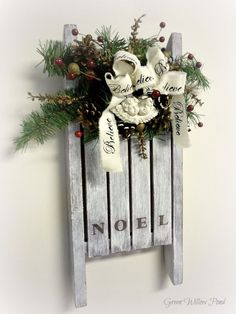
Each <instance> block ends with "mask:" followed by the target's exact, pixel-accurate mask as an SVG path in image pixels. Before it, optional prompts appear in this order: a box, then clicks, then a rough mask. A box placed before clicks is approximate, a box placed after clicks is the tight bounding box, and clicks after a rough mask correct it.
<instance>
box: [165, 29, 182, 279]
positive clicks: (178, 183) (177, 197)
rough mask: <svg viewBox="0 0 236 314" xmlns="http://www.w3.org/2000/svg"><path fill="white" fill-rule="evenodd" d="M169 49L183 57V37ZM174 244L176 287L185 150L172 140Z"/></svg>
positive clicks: (168, 254) (170, 265)
mask: <svg viewBox="0 0 236 314" xmlns="http://www.w3.org/2000/svg"><path fill="white" fill-rule="evenodd" d="M167 49H168V50H170V51H172V56H173V58H176V57H178V56H180V55H182V36H181V34H179V33H173V34H171V37H170V39H169V42H168V44H167ZM172 180H173V181H172V228H173V231H172V232H173V236H172V244H171V245H168V246H165V247H164V254H165V263H166V267H167V271H168V273H169V276H170V279H171V281H172V283H173V284H174V285H177V284H181V283H182V282H183V150H182V148H180V147H177V146H176V145H175V144H174V143H173V140H172Z"/></svg>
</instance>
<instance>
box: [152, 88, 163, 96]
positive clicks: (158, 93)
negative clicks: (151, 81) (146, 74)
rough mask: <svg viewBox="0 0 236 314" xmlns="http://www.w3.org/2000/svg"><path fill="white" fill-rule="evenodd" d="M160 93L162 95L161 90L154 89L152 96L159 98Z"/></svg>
mask: <svg viewBox="0 0 236 314" xmlns="http://www.w3.org/2000/svg"><path fill="white" fill-rule="evenodd" d="M160 95H161V93H160V92H159V90H157V89H154V90H153V91H152V98H158V97H160Z"/></svg>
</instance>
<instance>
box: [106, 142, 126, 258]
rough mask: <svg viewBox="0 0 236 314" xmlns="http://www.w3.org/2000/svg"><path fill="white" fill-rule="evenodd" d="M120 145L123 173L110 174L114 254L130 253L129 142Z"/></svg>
mask: <svg viewBox="0 0 236 314" xmlns="http://www.w3.org/2000/svg"><path fill="white" fill-rule="evenodd" d="M120 144H121V145H120V150H121V156H122V162H123V172H118V173H110V174H109V175H110V180H109V183H110V222H111V252H112V253H117V252H122V251H130V208H129V207H130V200H129V160H128V141H122V142H121V143H120Z"/></svg>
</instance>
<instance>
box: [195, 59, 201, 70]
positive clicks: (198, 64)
mask: <svg viewBox="0 0 236 314" xmlns="http://www.w3.org/2000/svg"><path fill="white" fill-rule="evenodd" d="M201 66H202V64H201V62H199V61H198V62H197V63H196V67H197V68H198V69H200V68H201Z"/></svg>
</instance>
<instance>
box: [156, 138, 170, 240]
mask: <svg viewBox="0 0 236 314" xmlns="http://www.w3.org/2000/svg"><path fill="white" fill-rule="evenodd" d="M153 191H154V193H153V218H154V219H153V220H154V221H153V234H154V245H166V244H170V243H171V236H172V233H171V229H172V227H171V137H170V134H167V135H162V136H160V138H157V137H155V138H153Z"/></svg>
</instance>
